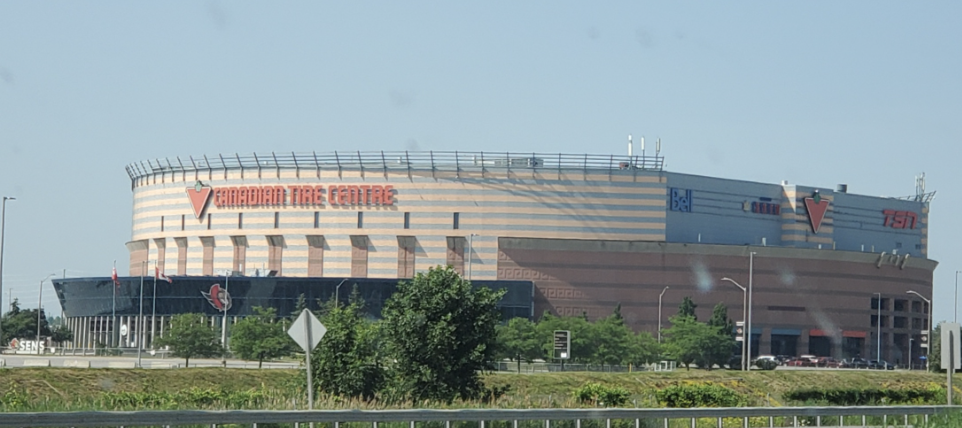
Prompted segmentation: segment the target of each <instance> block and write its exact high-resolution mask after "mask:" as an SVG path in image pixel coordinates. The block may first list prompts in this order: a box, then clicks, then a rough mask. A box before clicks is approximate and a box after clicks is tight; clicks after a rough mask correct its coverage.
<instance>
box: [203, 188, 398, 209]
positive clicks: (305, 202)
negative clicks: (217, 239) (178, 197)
mask: <svg viewBox="0 0 962 428" xmlns="http://www.w3.org/2000/svg"><path fill="white" fill-rule="evenodd" d="M187 196H188V199H190V204H191V206H192V207H193V208H194V214H195V215H196V216H197V218H200V216H201V215H202V214H203V211H204V208H205V207H206V206H207V202H208V201H209V200H210V199H213V201H214V206H215V207H217V208H249V207H287V206H293V207H298V206H321V205H324V203H325V202H327V203H328V204H330V205H350V206H355V205H375V206H390V205H394V186H391V185H368V184H365V185H331V186H318V185H313V186H305V185H288V186H231V187H218V188H212V187H210V186H205V185H204V184H203V183H201V182H200V181H198V182H197V184H195V185H194V187H189V188H187Z"/></svg>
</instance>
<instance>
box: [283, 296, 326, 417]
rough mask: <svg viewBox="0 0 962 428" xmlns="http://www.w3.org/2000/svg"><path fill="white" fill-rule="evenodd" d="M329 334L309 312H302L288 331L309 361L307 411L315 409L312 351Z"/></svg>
mask: <svg viewBox="0 0 962 428" xmlns="http://www.w3.org/2000/svg"><path fill="white" fill-rule="evenodd" d="M324 333H327V328H326V327H324V324H321V322H320V321H318V319H317V317H315V316H314V314H313V313H311V311H309V310H306V309H305V310H303V311H301V314H300V315H298V316H297V319H296V320H294V322H293V323H292V324H291V328H289V329H287V334H289V335H290V336H291V338H293V339H294V341H295V342H297V344H298V345H300V346H301V349H303V350H304V358H305V359H306V360H307V364H305V368H307V409H308V410H313V409H314V380H313V379H314V378H313V377H312V376H311V351H312V350H314V347H315V346H317V344H318V343H320V342H321V338H322V337H324Z"/></svg>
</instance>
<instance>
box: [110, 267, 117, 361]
mask: <svg viewBox="0 0 962 428" xmlns="http://www.w3.org/2000/svg"><path fill="white" fill-rule="evenodd" d="M114 273H117V261H116V260H114ZM113 282H114V284H113V287H111V288H113V289H114V305H113V309H112V310H111V321H110V336H111V337H110V342H111V344H110V345H112V346H115V345H116V344H117V283H116V280H114V281H113Z"/></svg>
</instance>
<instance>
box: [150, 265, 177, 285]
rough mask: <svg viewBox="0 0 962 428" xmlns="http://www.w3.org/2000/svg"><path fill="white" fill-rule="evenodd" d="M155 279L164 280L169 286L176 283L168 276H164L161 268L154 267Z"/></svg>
mask: <svg viewBox="0 0 962 428" xmlns="http://www.w3.org/2000/svg"><path fill="white" fill-rule="evenodd" d="M154 279H162V280H164V281H167V283H169V284H173V283H174V280H172V279H170V278H169V277H167V275H164V273H163V272H161V271H160V268H159V267H154Z"/></svg>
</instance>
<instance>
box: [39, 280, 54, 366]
mask: <svg viewBox="0 0 962 428" xmlns="http://www.w3.org/2000/svg"><path fill="white" fill-rule="evenodd" d="M54 275H56V274H55V273H52V274H50V275H47V277H46V278H44V279H41V280H40V299H39V302H37V355H40V314H42V313H43V311H42V310H41V308H42V307H43V283H44V281H46V280H48V279H50V278H52V277H53V276H54Z"/></svg>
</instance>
